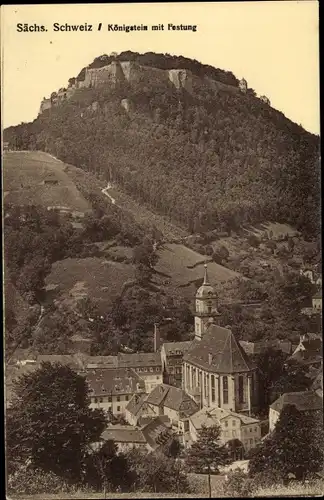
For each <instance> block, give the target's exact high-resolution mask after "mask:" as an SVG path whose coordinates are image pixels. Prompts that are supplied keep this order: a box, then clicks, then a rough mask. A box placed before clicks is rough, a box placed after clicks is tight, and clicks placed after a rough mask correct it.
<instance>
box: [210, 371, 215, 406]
mask: <svg viewBox="0 0 324 500" xmlns="http://www.w3.org/2000/svg"><path fill="white" fill-rule="evenodd" d="M211 397H212V402H213V403H214V402H215V400H216V390H215V375H211Z"/></svg>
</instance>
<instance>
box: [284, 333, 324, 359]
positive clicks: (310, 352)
mask: <svg viewBox="0 0 324 500" xmlns="http://www.w3.org/2000/svg"><path fill="white" fill-rule="evenodd" d="M302 346H303V348H304V349H299V350H298V351H297V352H295V353H294V354H292V356H291V357H290V359H292V360H295V361H299V362H301V363H314V362H317V361H320V360H321V359H322V357H323V355H322V339H321V338H311V339H309V340H305V341H304V342H302Z"/></svg>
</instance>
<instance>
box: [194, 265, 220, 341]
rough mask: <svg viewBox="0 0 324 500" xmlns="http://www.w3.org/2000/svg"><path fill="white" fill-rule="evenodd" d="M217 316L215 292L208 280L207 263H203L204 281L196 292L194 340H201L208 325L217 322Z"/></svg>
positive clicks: (218, 314)
mask: <svg viewBox="0 0 324 500" xmlns="http://www.w3.org/2000/svg"><path fill="white" fill-rule="evenodd" d="M219 316H220V313H219V312H218V309H217V294H216V292H215V290H214V288H213V287H212V286H211V284H210V282H209V279H208V273H207V264H205V275H204V281H203V284H202V285H201V287H200V288H198V290H197V293H196V313H195V340H201V338H202V337H203V335H204V333H205V332H206V330H207V328H208V325H209V324H210V323H214V324H215V323H216V324H217V319H218V318H219Z"/></svg>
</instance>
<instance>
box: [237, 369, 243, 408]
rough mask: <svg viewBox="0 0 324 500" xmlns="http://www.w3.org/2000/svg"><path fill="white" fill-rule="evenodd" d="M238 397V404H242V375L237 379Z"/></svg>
mask: <svg viewBox="0 0 324 500" xmlns="http://www.w3.org/2000/svg"><path fill="white" fill-rule="evenodd" d="M238 397H239V403H240V404H241V403H244V379H243V376H242V375H240V376H239V378H238Z"/></svg>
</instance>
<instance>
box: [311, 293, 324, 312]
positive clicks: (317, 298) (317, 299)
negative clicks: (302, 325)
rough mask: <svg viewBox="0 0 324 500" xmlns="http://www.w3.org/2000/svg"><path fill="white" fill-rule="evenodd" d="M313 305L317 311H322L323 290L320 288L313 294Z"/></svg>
mask: <svg viewBox="0 0 324 500" xmlns="http://www.w3.org/2000/svg"><path fill="white" fill-rule="evenodd" d="M312 307H313V310H314V311H315V312H319V313H320V312H322V290H319V291H318V292H316V293H315V295H313V297H312Z"/></svg>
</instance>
